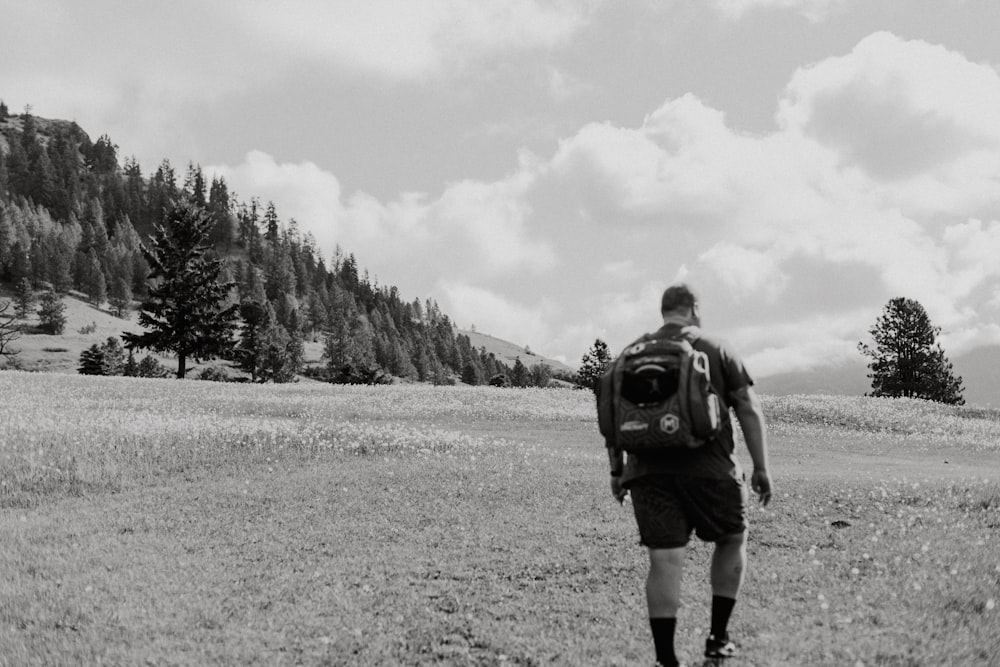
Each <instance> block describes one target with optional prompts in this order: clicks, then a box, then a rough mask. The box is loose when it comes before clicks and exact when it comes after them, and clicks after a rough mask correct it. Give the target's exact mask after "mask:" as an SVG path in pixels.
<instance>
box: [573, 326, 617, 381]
mask: <svg viewBox="0 0 1000 667" xmlns="http://www.w3.org/2000/svg"><path fill="white" fill-rule="evenodd" d="M612 361H613V359H612V357H611V350H609V349H608V344H607V343H605V342H604V341H603V340H601V339H600V338H598V339H597V340H595V341H594V345H593V347H591V348H590V349H589V350H587V354H585V355H583V358H582V359H581V360H580V370H578V371H577V372H576V384H577V386H579V387H583V388H586V389H590V390H591V391H597V381H598V380H600V379H601V376H602V375H604V371H606V370H608V366H610V365H611V362H612Z"/></svg>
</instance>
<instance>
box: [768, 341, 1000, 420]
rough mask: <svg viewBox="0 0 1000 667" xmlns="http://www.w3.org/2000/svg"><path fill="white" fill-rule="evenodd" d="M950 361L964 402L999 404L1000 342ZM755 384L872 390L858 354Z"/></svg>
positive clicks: (789, 389)
mask: <svg viewBox="0 0 1000 667" xmlns="http://www.w3.org/2000/svg"><path fill="white" fill-rule="evenodd" d="M952 365H953V366H954V369H955V373H956V374H958V375H959V376H960V377H961V378H962V386H963V387H964V392H963V394H962V395H963V396H964V398H965V403H966V404H967V405H979V406H982V407H992V408H1000V345H992V346H986V347H979V348H976V349H974V350H972V351H970V352H966V353H965V354H963V355H961V356H957V357H953V358H952ZM756 386H757V389H758V391H759V392H760V393H762V394H770V395H772V396H789V395H792V394H830V395H834V396H863V395H864V394H865V393H867V392H869V391H871V381H870V380H869V379H868V366H867V365H866V364H865V362H864V361H863V360H862V359H861V358H860V357H859V359H858V361H857V362H850V363H845V364H839V365H831V366H824V367H820V368H813V369H810V370H808V371H798V372H793V373H779V374H776V375H769V376H766V377H761V378H758V379H757V382H756Z"/></svg>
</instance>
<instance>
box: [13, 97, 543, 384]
mask: <svg viewBox="0 0 1000 667" xmlns="http://www.w3.org/2000/svg"><path fill="white" fill-rule="evenodd" d="M4 113H5V116H4V118H0V128H2V131H3V134H4V137H5V139H6V143H7V145H8V151H6V152H5V151H3V150H0V281H2V282H5V283H7V284H9V285H12V286H19V285H24V284H27V285H29V286H30V288H31V289H32V290H43V291H44V292H45V294H46V296H45V297H44V298H46V299H49V300H51V298H52V297H50V296H48V295H49V294H52V295H56V296H58V295H62V294H65V293H66V292H68V291H69V290H78V291H79V292H82V293H83V294H85V295H86V296H87V298H88V299H90V300H91V301H92V302H93V303H94V304H95V305H101V304H105V303H106V304H107V305H108V307H109V309H110V310H111V311H112V312H114V313H116V314H118V315H119V316H122V317H127V316H128V315H129V314H130V312H131V310H132V308H131V305H132V304H134V303H135V301H139V302H140V318H141V319H140V322H141V323H142V324H143V326H144V327H146V329H147V331H148V330H150V327H152V330H155V329H156V326H155V324H154V323H155V322H156V321H158V318H162V316H163V314H164V312H166V311H164V310H163V309H164V308H166V307H167V305H166V304H167V302H168V301H170V300H171V299H174V300H175V301H176V300H177V299H179V298H190V297H191V294H180V293H177V292H176V290H178V289H182V288H185V286H184V284H182V283H179V282H177V280H178V278H179V277H181V276H182V275H183V274H184V273H185V272H188V273H190V272H192V271H193V272H194V273H196V274H199V275H202V277H203V278H204V279H205V280H206V281H207V282H206V284H204V285H202V287H201V289H202V292H206V293H207V292H211V296H212V299H214V302H213V305H212V306H211V307H207V308H205V309H203V310H201V311H199V312H197V313H194V314H192V315H191V318H192V319H191V323H192V326H193V327H194V330H195V331H196V332H198V333H197V335H196V336H195V337H196V338H198V339H199V340H201V341H202V342H201V343H199V344H198V345H196V346H194V347H191V345H190V344H188V343H184V342H183V341H182V340H181V339H183V335H180V336H179V337H178V338H177V340H175V341H173V343H171V344H170V345H168V346H166V347H164V346H163V345H162V344H161V343H162V341H159V342H158V341H154V340H153V339H152V338H149V337H146V338H143V337H141V336H140V337H129V336H125V337H124V338H125V342H126V344H128V345H130V346H131V347H132V348H133V349H142V347H144V346H145V347H146V348H147V349H150V350H154V351H156V350H159V351H165V352H170V353H173V354H176V355H177V358H178V375H179V376H181V377H183V376H184V375H185V373H186V361H187V360H188V359H189V358H191V359H196V360H201V359H211V358H215V357H220V356H221V357H223V358H230V359H232V360H233V361H235V362H237V364H238V365H239V367H240V368H242V369H243V370H245V371H246V372H247V373H248V375H249V376H250V378H251V379H252V380H253V381H275V382H282V381H288V380H290V379H293V378H294V377H295V375H296V374H298V373H301V372H305V373H307V374H310V375H313V376H315V377H317V378H319V379H323V380H328V381H334V382H371V383H378V382H386V381H388V380H389V378H391V377H399V378H405V379H411V380H414V381H422V382H434V383H450V382H454V381H456V380H461V381H462V382H465V383H468V384H487V383H491V384H510V385H515V386H531V385H534V384H537V385H540V386H544V385H545V384H547V383H548V380H549V379H550V378H551V377H552V371H551V369H549V368H548V367H547V366H543V365H541V364H538V365H535V366H532V367H530V368H528V367H526V366H525V365H524V364H523V363H522V362H521V361H520V359H517V360H515V362H514V364H513V365H512V366H511V365H508V364H506V363H504V362H503V361H502V360H500V359H498V358H497V357H496V356H495V355H494V354H492V353H489V352H487V351H486V350H485V348H482V347H480V348H478V349H476V348H474V347H473V346H472V344H471V341H470V339H469V337H468V336H466V335H464V334H460V333H457V332H456V329H455V327H454V325H453V323H452V321H451V319H450V318H449V317H448V316H447V315H446V314H444V313H442V312H441V309H440V308H439V307H438V305H437V303H436V302H434V301H432V300H430V299H427V300H424V301H421V300H420V299H414V300H412V301H411V300H408V299H404V298H403V297H402V295H401V294H400V292H399V290H398V289H397V288H396V287H395V286H385V285H379V284H378V282H377V280H374V279H372V278H371V277H370V276H369V274H368V272H367V271H365V270H363V269H362V268H361V267H360V266H359V263H358V261H357V259H356V257H355V256H354V255H353V253H345V252H344V251H343V250H342V249H341V248H339V247H338V248H337V249H336V251H335V253H334V254H333V256H332V258H331V259H330V260H329V261H327V259H325V258H324V257H323V256H322V254H321V253H320V252H319V250H318V248H317V245H316V242H315V239H314V238H313V237H312V236H311V235H310V234H302V233H301V232H300V231H299V229H298V225H297V223H296V221H295V220H294V219H289V220H288V221H287V222H286V221H282V220H281V219H280V218H279V215H278V212H277V210H276V208H275V205H274V204H273V203H272V202H267V203H266V204H263V203H262V202H261V201H260V200H259V199H257V198H251V199H249V201H240V200H239V198H238V196H237V195H236V194H235V193H231V192H230V191H229V188H228V186H227V184H226V182H225V180H224V179H223V178H221V177H212V179H211V181H210V182H209V181H208V180H207V179H206V177H205V175H204V173H203V172H202V170H201V167H200V166H198V165H195V164H189V165H188V167H187V170H186V173H185V174H184V176H183V178H180V177H179V176H178V174H177V172H176V171H175V169H174V168H173V166H172V165H171V164H170V163H169V161H167V160H164V161H162V162H161V163H160V164H159V165H158V167H157V169H156V170H155V172H154V173H152V174H151V175H149V176H148V177H147V176H146V175H144V174H143V173H142V169H141V168H140V166H139V164H138V162H137V161H136V160H135V158H133V157H130V158H127V159H125V160H124V163H123V164H122V165H120V164H119V159H118V146H117V145H115V144H114V143H113V142H112V140H111V139H110V137H108V136H107V135H103V136H101V137H100V138H99V139H98V140H97V141H96V142H92V141H91V140H90V139H89V138H88V136H87V134H86V133H85V132H83V131H82V130H81V129H80V128H79V127H78V126H77V125H76V124H75V123H66V122H62V121H45V120H42V119H37V118H35V117H34V116H32V115H31V114H30V113H29V112H28V111H27V110H26V112H25V113H23V114H20V115H18V116H16V117H13V116H12V117H9V118H8V117H7V116H6V107H4ZM5 120H6V121H7V122H4V121H5ZM12 120H17V121H18V122H17V123H13V122H11V121H12ZM185 235H186V237H185ZM178 243H180V244H182V245H183V244H184V243H187V248H188V251H189V252H194V253H196V254H197V261H195V260H193V259H192V258H191V257H187V259H186V260H185V261H188V262H194V263H193V264H183V263H182V264H178V263H177V262H178V261H179V258H178V257H172V256H171V252H172V250H176V249H177V247H178ZM171 262H173V264H171ZM209 274H211V275H209ZM208 283H211V285H209V284H208ZM29 291H30V290H29ZM203 296H205V294H202V295H201V296H199V297H198V298H202V297H203ZM157 309H160V310H159V311H158V310H157ZM217 316H218V317H217ZM213 318H216V319H219V320H220V321H225V324H224V325H219V326H214V327H213V326H209V323H210V320H213ZM161 333H163V332H161ZM175 333H177V332H175ZM164 335H166V334H164ZM307 341H311V342H318V343H321V344H322V345H323V350H324V354H323V358H324V361H325V364H324V365H322V366H319V367H311V368H304V367H303V359H302V349H303V345H304V344H305V343H306V342H307ZM98 352H99V350H98ZM92 361H93V359H91V362H92ZM81 367H83V364H82V362H81ZM99 367H100V364H97V365H94V364H93V363H89V365H87V368H88V369H89V371H92V370H93V369H94V368H99ZM110 367H113V368H118V367H119V365H117V364H111V366H110Z"/></svg>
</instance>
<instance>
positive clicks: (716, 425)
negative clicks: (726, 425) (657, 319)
mask: <svg viewBox="0 0 1000 667" xmlns="http://www.w3.org/2000/svg"><path fill="white" fill-rule="evenodd" d="M598 422H599V425H600V428H601V433H602V434H604V436H605V438H606V439H608V441H609V442H612V443H613V444H615V445H616V446H617V447H619V448H620V449H622V450H624V451H626V452H648V451H655V450H663V449H673V448H694V447H700V446H701V445H703V444H704V443H705V442H707V441H708V440H710V439H712V438H713V437H715V436H716V435H717V434H718V432H719V430H720V429H721V427H722V415H721V409H720V403H719V397H718V396H717V395H716V394H715V390H714V388H713V387H712V382H711V377H710V374H709V364H708V356H707V355H706V354H705V353H704V352H700V351H698V350H696V349H694V347H693V346H692V345H691V342H690V341H689V340H688V339H687V338H686V337H684V335H683V334H682V335H681V336H680V337H677V338H672V337H669V336H665V335H663V336H659V337H654V336H651V335H647V336H644V337H643V338H641V339H640V340H638V341H636V342H634V343H632V344H631V345H629V346H628V347H626V348H625V351H624V352H622V353H621V355H620V356H619V357H618V358H617V359H616V360H615V362H614V363H613V364H612V366H611V368H610V369H609V370H608V372H607V373H605V375H604V377H602V378H601V383H600V386H599V391H598Z"/></svg>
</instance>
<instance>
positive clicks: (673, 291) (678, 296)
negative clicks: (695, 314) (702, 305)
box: [660, 283, 698, 314]
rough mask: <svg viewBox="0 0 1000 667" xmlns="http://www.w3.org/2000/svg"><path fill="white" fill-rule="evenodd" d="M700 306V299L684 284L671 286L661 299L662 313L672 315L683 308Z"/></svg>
mask: <svg viewBox="0 0 1000 667" xmlns="http://www.w3.org/2000/svg"><path fill="white" fill-rule="evenodd" d="M697 305H698V297H696V296H695V294H694V292H692V291H691V288H690V287H688V286H687V285H685V284H684V283H678V284H677V285H671V286H670V287H668V288H667V289H666V290H664V291H663V298H662V299H660V313H661V314H662V313H670V312H673V311H675V310H678V309H681V308H694V307H695V306H697Z"/></svg>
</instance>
